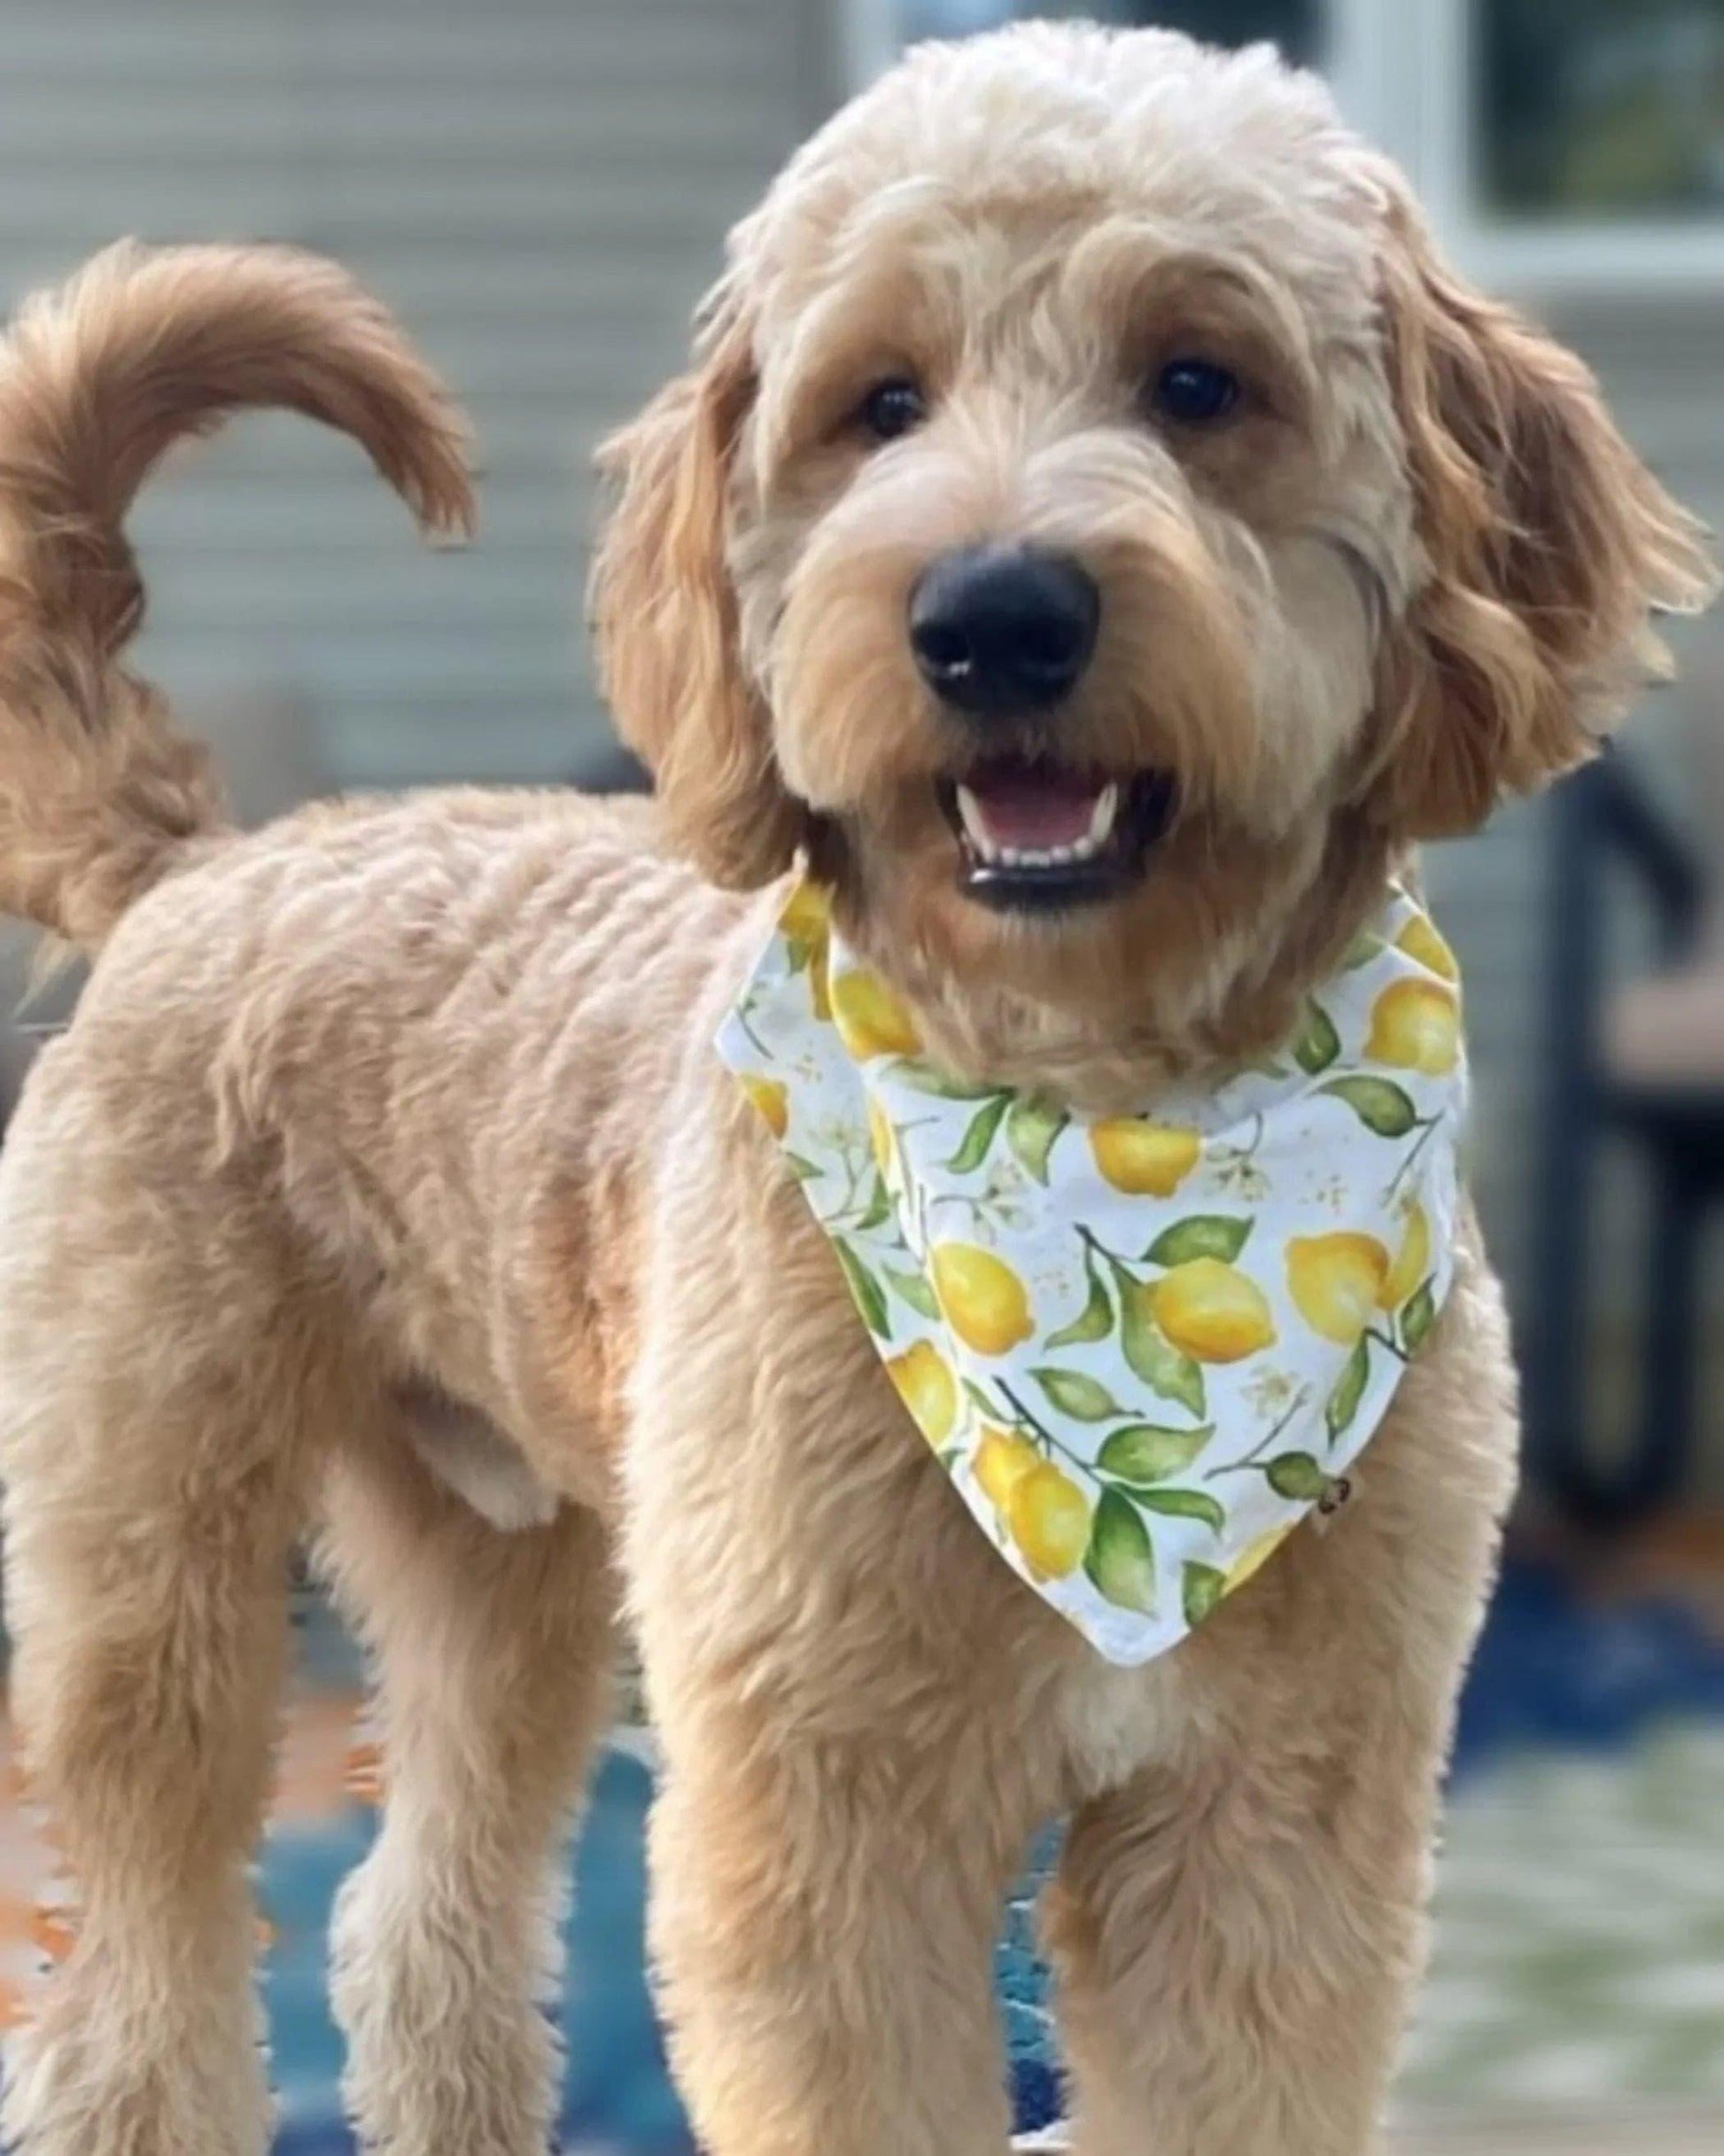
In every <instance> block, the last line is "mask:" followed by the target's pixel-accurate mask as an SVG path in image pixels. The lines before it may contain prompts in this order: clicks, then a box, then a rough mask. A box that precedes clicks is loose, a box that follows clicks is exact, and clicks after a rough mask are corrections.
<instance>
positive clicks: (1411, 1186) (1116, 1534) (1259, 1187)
mask: <svg viewBox="0 0 1724 2156" xmlns="http://www.w3.org/2000/svg"><path fill="white" fill-rule="evenodd" d="M718 1052H719V1054H720V1055H722V1057H723V1058H724V1060H725V1062H726V1063H727V1064H728V1065H729V1066H730V1068H731V1069H732V1070H734V1072H735V1073H736V1074H737V1076H738V1078H739V1079H740V1081H741V1083H742V1086H744V1088H745V1089H746V1090H747V1092H748V1093H749V1096H750V1097H751V1098H752V1100H753V1101H754V1103H755V1105H756V1107H757V1109H759V1111H760V1113H761V1114H762V1115H763V1117H765V1120H766V1122H767V1124H768V1125H769V1126H770V1127H771V1128H772V1130H773V1133H774V1135H775V1136H776V1137H777V1138H778V1140H779V1142H780V1145H781V1147H782V1148H783V1150H784V1154H785V1157H786V1159H787V1161H788V1164H789V1166H790V1168H791V1170H792V1171H793V1172H794V1173H795V1174H796V1176H797V1177H798V1179H800V1181H801V1184H802V1188H803V1192H804V1196H805V1197H806V1199H807V1201H808V1203H809V1204H810V1206H811V1207H812V1210H813V1212H814V1215H815V1218H817V1219H818V1220H819V1222H820V1225H821V1226H822V1227H823V1228H824V1229H825V1230H826V1232H827V1234H828V1236H829V1237H830V1238H831V1240H832V1242H833V1244H834V1247H835V1249H836V1252H837V1254H838V1257H839V1261H840V1263H841V1265H842V1266H843V1271H844V1273H845V1277H846V1279H847V1280H848V1282H849V1284H850V1290H851V1293H852V1295H853V1296H854V1297H855V1299H856V1302H857V1305H858V1310H859V1311H860V1312H861V1316H862V1319H863V1322H864V1323H865V1324H866V1326H867V1327H868V1329H869V1333H870V1335H871V1337H872V1338H873V1340H874V1345H875V1347H876V1348H877V1350H879V1352H880V1355H881V1358H882V1359H883V1360H884V1362H885V1365H886V1367H887V1370H888V1372H889V1374H890V1375H891V1377H892V1379H893V1382H894V1383H895V1384H896V1385H897V1388H898V1390H899V1392H900V1393H901V1395H902V1396H903V1397H904V1400H905V1405H906V1406H907V1407H908V1408H909V1409H910V1412H911V1414H912V1417H913V1418H914V1420H915V1421H916V1422H917V1424H919V1425H920V1428H921V1431H922V1434H923V1436H925V1437H926V1439H927V1440H928V1443H929V1444H930V1445H932V1447H933V1448H934V1450H935V1452H936V1454H937V1456H938V1457H939V1459H940V1460H941V1462H942V1464H943V1465H944V1467H945V1468H946V1470H947V1472H948V1473H949V1474H950V1475H951V1478H952V1481H953V1483H954V1484H955V1486H956V1487H957V1489H958V1491H959V1494H960V1495H961V1496H962V1498H963V1499H964V1502H965V1503H966V1505H967V1506H968V1507H969V1510H970V1512H971V1513H972V1514H973V1515H974V1517H975V1521H976V1523H977V1525H978V1527H979V1528H980V1529H981V1530H982V1533H984V1534H985V1535H986V1536H987V1537H988V1539H989V1540H990V1542H991V1543H992V1544H993V1545H994V1547H995V1548H996V1549H997V1550H998V1551H999V1553H1000V1554H1001V1555H1002V1557H1003V1558H1004V1559H1005V1561H1006V1562H1007V1563H1008V1564H1010V1565H1011V1566H1012V1567H1013V1568H1014V1569H1015V1570H1016V1571H1017V1572H1018V1574H1019V1576H1021V1578H1022V1579H1023V1580H1025V1581H1026V1583H1028V1584H1029V1585H1030V1586H1031V1587H1033V1588H1034V1590H1035V1592H1037V1593H1039V1594H1041V1595H1042V1596H1044V1598H1045V1599H1046V1600H1047V1601H1049V1602H1050V1603H1052V1606H1053V1607H1055V1608H1056V1609H1058V1610H1059V1611H1060V1613H1061V1614H1062V1615H1065V1616H1066V1617H1068V1618H1069V1619H1070V1621H1071V1622H1072V1623H1074V1624H1075V1625H1076V1626H1077V1627H1078V1629H1079V1630H1080V1631H1082V1632H1083V1634H1084V1635H1085V1637H1086V1638H1089V1639H1090V1640H1091V1643H1092V1644H1093V1645H1094V1646H1096V1647H1097V1648H1098V1649H1099V1652H1100V1653H1101V1654H1104V1655H1105V1656H1106V1657H1107V1659H1108V1660H1109V1661H1110V1662H1118V1663H1122V1664H1135V1663H1140V1662H1147V1661H1149V1660H1151V1659H1152V1658H1153V1656H1155V1655H1157V1654H1162V1653H1164V1652H1165V1651H1166V1650H1167V1649H1168V1648H1169V1647H1170V1646H1175V1645H1176V1644H1177V1642H1178V1641H1179V1640H1180V1639H1181V1638H1184V1635H1185V1633H1186V1632H1187V1631H1189V1630H1190V1629H1191V1628H1192V1626H1193V1625H1194V1624H1196V1623H1200V1622H1201V1620H1202V1619H1203V1618H1204V1617H1205V1616H1207V1615H1208V1614H1209V1613H1210V1611H1211V1610H1212V1609H1213V1608H1214V1607H1215V1605H1216V1603H1217V1602H1218V1601H1219V1600H1220V1599H1222V1597H1223V1595H1224V1594H1226V1593H1228V1592H1231V1591H1232V1590H1233V1589H1234V1588H1236V1587H1238V1586H1239V1585H1241V1584H1243V1583H1244V1581H1245V1580H1246V1579H1247V1578H1248V1577H1249V1576H1251V1574H1252V1573H1253V1572H1254V1570H1255V1569H1256V1568H1257V1567H1258V1566H1259V1565H1261V1564H1262V1562H1263V1561H1264V1560H1265V1558H1267V1557H1268V1555H1269V1554H1270V1552H1271V1551H1272V1550H1273V1549H1274V1548H1275V1546H1276V1545H1277V1544H1278V1543H1279V1541H1280V1540H1281V1539H1282V1538H1283V1537H1285V1535H1286V1534H1287V1533H1288V1532H1289V1531H1290V1530H1291V1529H1293V1527H1294V1526H1296V1525H1297V1524H1298V1523H1299V1522H1300V1521H1301V1520H1302V1519H1304V1518H1305V1517H1306V1516H1307V1514H1309V1513H1310V1512H1311V1511H1312V1510H1313V1509H1314V1508H1319V1509H1322V1510H1324V1511H1329V1510H1332V1509H1333V1508H1334V1506H1336V1504H1338V1503H1339V1502H1340V1501H1343V1500H1344V1499H1345V1498H1347V1496H1349V1495H1350V1494H1351V1491H1352V1487H1353V1484H1354V1483H1355V1481H1356V1479H1357V1478H1356V1477H1355V1475H1352V1473H1351V1472H1350V1471H1351V1470H1352V1468H1353V1464H1354V1462H1355V1460H1356V1459H1357V1458H1358V1456H1359V1453H1360V1452H1362V1450H1363V1447H1364V1446H1365V1444H1367V1442H1368V1441H1369V1439H1370V1438H1371V1435H1372V1433H1373V1432H1374V1430H1375V1429H1376V1428H1377V1426H1378V1422H1379V1421H1380V1420H1381V1419H1382V1416H1383V1413H1384V1412H1385V1410H1386V1408H1387V1406H1388V1404H1389V1401H1390V1399H1391V1398H1392V1397H1393V1396H1394V1389H1395V1386H1396V1383H1397V1382H1398V1381H1399V1379H1400V1376H1401V1373H1402V1368H1403V1367H1404V1366H1405V1362H1406V1360H1407V1358H1409V1357H1410V1356H1411V1355H1412V1354H1414V1353H1416V1352H1417V1349H1418V1346H1419V1344H1420V1343H1422V1342H1423V1340H1424V1338H1425V1335H1426V1333H1427V1332H1428V1331H1429V1329H1430V1327H1431V1325H1432V1323H1433V1319H1434V1318H1435V1316H1436V1314H1437V1312H1439V1311H1440V1310H1441V1307H1442V1304H1443V1301H1444V1299H1445V1297H1446V1296H1447V1295H1448V1288H1449V1284H1450V1280H1451V1278H1452V1274H1453V1269H1454V1241H1455V1231H1456V1207H1457V1162H1456V1153H1457V1145H1458V1140H1459V1136H1460V1130H1461V1125H1462V1120H1463V1117H1464V1104H1465V1092H1466V1081H1465V1059H1464V1050H1463V1047H1462V1045H1461V1039H1460V1025H1459V987H1458V980H1457V977H1456V969H1455V965H1454V961H1453V958H1452V955H1451V954H1450V953H1449V951H1448V946H1446V945H1445V944H1444V943H1443V941H1442V938H1441V936H1440V935H1438V933H1437V931H1436V930H1435V929H1434V927H1433V925H1432V923H1431V922H1430V920H1429V918H1428V916H1426V915H1425V914H1424V913H1423V912H1422V911H1421V910H1420V909H1419V907H1417V905H1416V904H1415V903H1414V901H1413V900H1412V899H1410V898H1409V897H1408V896H1407V895H1406V894H1405V892H1403V891H1400V890H1399V889H1396V890H1394V891H1390V892H1388V893H1386V897H1385V900H1384V906H1383V910H1382V913H1381V915H1380V916H1379V917H1378V921H1377V922H1376V924H1375V927H1374V930H1373V931H1372V932H1371V934H1369V935H1367V936H1364V937H1362V938H1360V939H1359V941H1358V943H1357V944H1355V946H1354V948H1353V950H1352V951H1351V952H1349V953H1348V954H1347V962H1346V963H1345V964H1344V965H1343V966H1342V968H1341V969H1340V971H1339V972H1338V973H1337V974H1336V976H1335V977H1334V978H1333V979H1332V981H1331V982H1329V983H1328V985H1326V986H1325V987H1324V989H1323V990H1322V992H1320V993H1319V994H1317V995H1316V996H1314V997H1313V998H1311V999H1310V1000H1309V1004H1308V1006H1307V1008H1306V1012H1305V1016H1304V1020H1303V1023H1302V1024H1301V1029H1300V1031H1299V1034H1298V1037H1297V1038H1296V1039H1294V1040H1293V1041H1291V1042H1289V1043H1288V1044H1287V1046H1286V1047H1285V1050H1284V1051H1283V1052H1282V1053H1281V1054H1280V1055H1278V1056H1277V1057H1275V1058H1273V1059H1271V1060H1270V1062H1267V1063H1265V1064H1264V1065H1262V1067H1260V1068H1256V1069H1252V1070H1245V1071H1242V1072H1240V1073H1239V1075H1238V1076H1236V1077H1235V1078H1231V1080H1229V1081H1228V1082H1227V1083H1225V1084H1224V1085H1223V1086H1220V1087H1218V1088H1216V1089H1215V1090H1212V1091H1208V1092H1202V1093H1196V1092H1170V1093H1169V1094H1166V1095H1164V1096H1163V1097H1161V1098H1160V1099H1158V1100H1157V1101H1155V1102H1154V1103H1153V1108H1149V1109H1146V1110H1145V1113H1144V1114H1143V1115H1142V1116H1140V1117H1113V1118H1108V1119H1105V1120H1102V1119H1096V1118H1092V1117H1083V1116H1075V1115H1072V1114H1070V1113H1068V1111H1067V1110H1066V1109H1063V1108H1062V1107H1060V1105H1058V1104H1057V1103H1055V1102H1053V1101H1045V1100H1042V1099H1039V1098H1037V1097H1034V1096H1029V1095H1024V1094H1016V1093H1013V1092H1011V1091H1008V1090H1006V1089H1003V1088H996V1087H990V1086H980V1085H967V1084H959V1083H956V1082H954V1081H952V1080H951V1079H950V1078H947V1077H945V1076H944V1074H943V1073H941V1072H940V1071H938V1070H935V1069H934V1068H932V1067H931V1066H930V1065H929V1064H928V1063H927V1062H925V1061H924V1060H923V1059H922V1055H921V1044H920V1039H919V1038H918V1036H917V1032H916V1027H915V1024H914V1020H913V1017H912V1014H911V1013H910V1012H909V1011H908V1010H907V1009H906V1008H905V1007H904V1005H903V1004H902V1003H901V1002H900V1001H899V1000H898V999H897V997H896V996H895V995H894V994H893V992H892V991H891V990H890V988H889V986H888V985H887V984H886V983H885V982H883V981H882V980H881V978H880V977H878V976H877V975H875V974H873V973H871V972H869V971H868V970H867V969H865V968H863V967H862V966H861V965H860V963H859V961H857V960H856V959H855V958H854V956H853V955H852V954H851V953H849V952H848V951H847V950H846V949H845V948H844V946H843V943H842V941H841V940H840V938H838V936H837V934H836V932H835V930H833V929H832V928H831V925H830V922H829V917H828V915H827V908H826V903H825V899H824V895H823V894H822V893H821V892H819V891H818V890H817V889H816V888H815V887H814V886H812V885H811V884H807V883H804V884H803V885H802V886H800V887H799V888H798V889H797V891H796V892H795V893H794V895H793V896H792V898H791V899H790V901H789V903H788V907H786V909H785V912H784V914H783V915H782V917H781V919H780V926H779V930H778V932H777V933H776V935H775V936H774V937H773V940H772V942H771V944H770V945H769V946H768V948H767V950H766V952H765V955H764V956H763V958H762V959H761V961H760V964H759V967H758V969H757V971H756V972H755V974H754V976H753V977H752V979H751V980H750V982H749V985H748V988H747V989H746V991H745V992H744V993H743V995H742V998H741V999H740V1000H739V1001H738V1003H737V1005H736V1007H735V1008H734V1011H733V1013H732V1015H731V1016H730V1019H729V1020H728V1022H727V1023H726V1026H725V1027H724V1029H723V1031H722V1032H721V1034H720V1036H719V1039H718Z"/></svg>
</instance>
